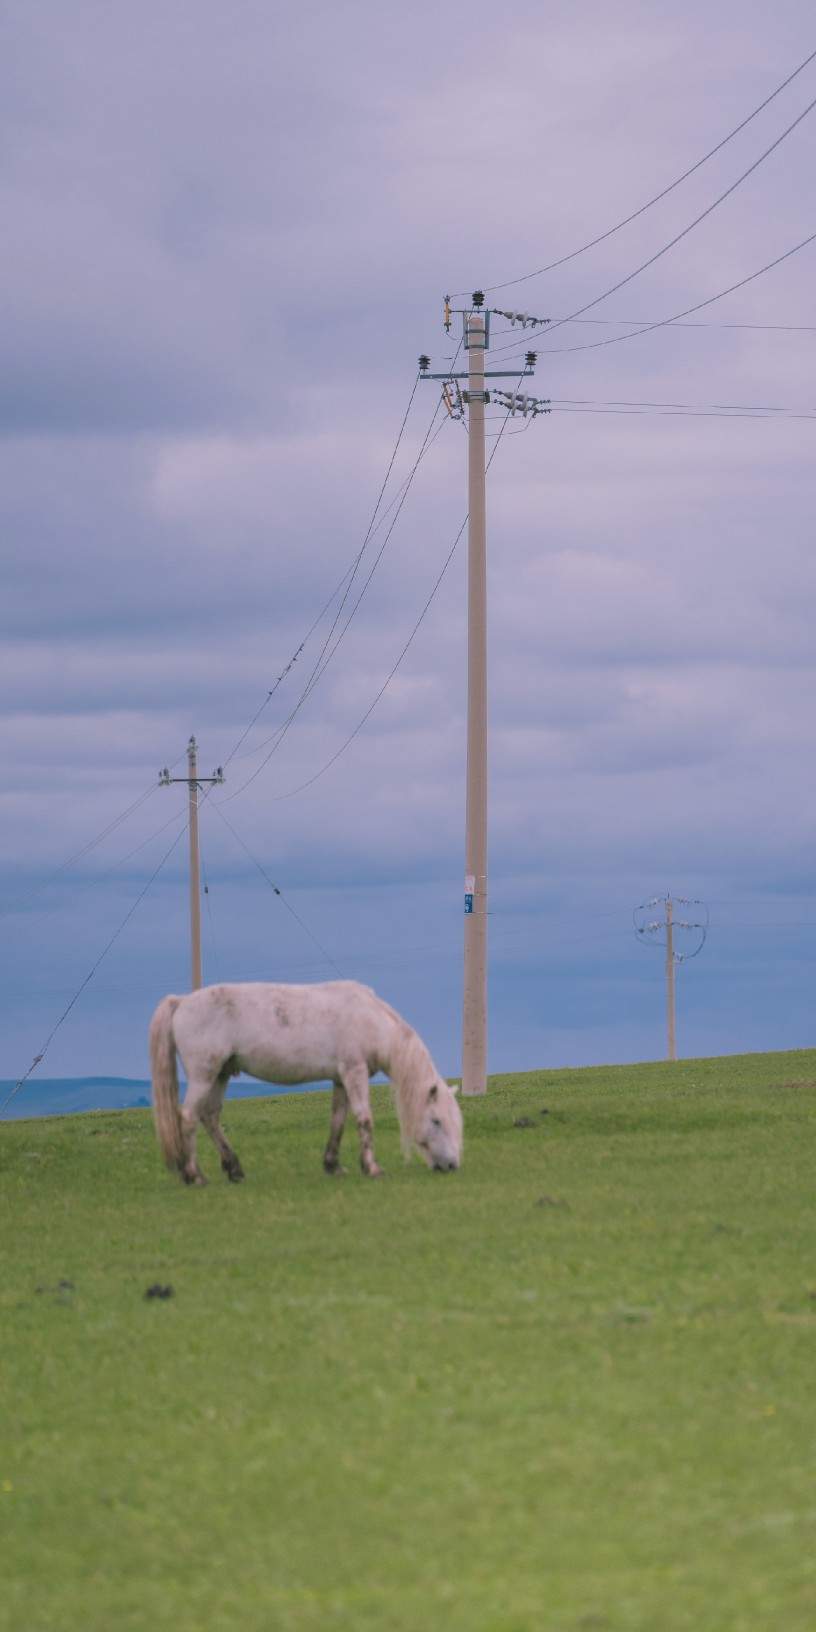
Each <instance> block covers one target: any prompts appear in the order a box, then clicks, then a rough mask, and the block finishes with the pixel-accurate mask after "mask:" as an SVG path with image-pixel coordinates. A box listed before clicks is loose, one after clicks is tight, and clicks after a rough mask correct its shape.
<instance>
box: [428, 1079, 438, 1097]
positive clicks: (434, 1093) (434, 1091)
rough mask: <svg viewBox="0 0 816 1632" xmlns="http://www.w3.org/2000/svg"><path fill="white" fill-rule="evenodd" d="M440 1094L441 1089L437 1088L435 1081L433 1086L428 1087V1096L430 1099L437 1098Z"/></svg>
mask: <svg viewBox="0 0 816 1632" xmlns="http://www.w3.org/2000/svg"><path fill="white" fill-rule="evenodd" d="M438 1094H439V1089H438V1088H437V1085H436V1083H433V1084H432V1086H431V1087H430V1088H429V1089H428V1098H429V1099H436V1098H437V1096H438Z"/></svg>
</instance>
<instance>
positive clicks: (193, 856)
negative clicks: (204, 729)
mask: <svg viewBox="0 0 816 1632" xmlns="http://www.w3.org/2000/svg"><path fill="white" fill-rule="evenodd" d="M223 781H224V772H223V771H222V769H221V766H220V765H219V767H218V770H217V771H216V772H215V775H214V776H199V774H198V764H197V747H196V740H195V737H191V738H190V741H189V742H188V744H187V775H186V776H171V775H170V772H169V770H168V769H167V766H165V768H164V770H163V771H162V773H161V775H160V777H159V786H160V787H162V788H167V787H169V786H170V784H171V782H186V783H187V790H188V794H189V818H188V824H187V825H188V830H189V834H190V990H191V991H193V992H197V991H198V990H199V988H200V986H201V985H202V963H201V860H200V855H199V847H198V790H199V787H201V786H202V785H203V783H205V782H207V783H208V784H209V785H210V786H214V785H215V784H216V783H218V782H223Z"/></svg>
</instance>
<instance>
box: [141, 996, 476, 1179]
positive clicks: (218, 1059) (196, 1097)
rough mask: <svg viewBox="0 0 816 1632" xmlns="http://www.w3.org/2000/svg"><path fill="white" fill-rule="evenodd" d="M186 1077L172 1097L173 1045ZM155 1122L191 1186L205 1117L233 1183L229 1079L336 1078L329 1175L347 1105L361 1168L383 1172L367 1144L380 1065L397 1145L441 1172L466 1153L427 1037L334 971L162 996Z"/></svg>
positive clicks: (237, 1166)
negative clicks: (227, 1129)
mask: <svg viewBox="0 0 816 1632" xmlns="http://www.w3.org/2000/svg"><path fill="white" fill-rule="evenodd" d="M177 1052H178V1054H179V1055H180V1057H181V1061H182V1064H183V1066H184V1069H185V1071H186V1074H187V1092H186V1094H185V1097H184V1105H183V1107H180V1106H179V1099H178V1074H177V1070H176V1053H177ZM150 1058H151V1064H152V1069H153V1119H154V1122H155V1124H156V1133H157V1134H158V1139H159V1144H160V1146H161V1149H162V1152H163V1155H164V1159H165V1161H166V1163H167V1166H168V1167H169V1168H170V1169H171V1171H174V1170H177V1171H178V1172H179V1173H180V1174H181V1176H182V1178H183V1179H184V1181H185V1183H187V1184H206V1182H207V1181H206V1179H205V1178H204V1175H203V1173H202V1171H201V1169H200V1167H199V1165H198V1158H197V1156H196V1128H197V1126H198V1123H199V1121H200V1122H202V1123H203V1124H204V1127H205V1128H206V1130H207V1132H208V1134H209V1135H210V1138H211V1139H212V1141H213V1144H214V1145H215V1148H216V1150H217V1151H218V1154H219V1156H220V1157H221V1166H222V1168H223V1169H224V1172H225V1173H226V1174H227V1175H228V1177H229V1178H230V1179H233V1180H234V1181H235V1182H236V1183H237V1181H238V1180H239V1179H242V1178H243V1177H244V1170H243V1168H242V1166H241V1163H240V1161H239V1159H238V1157H237V1156H236V1154H235V1151H234V1150H233V1149H232V1147H231V1145H230V1144H229V1143H228V1142H227V1139H226V1136H225V1134H224V1130H223V1128H222V1126H221V1106H222V1105H223V1103H224V1095H225V1093H226V1090H227V1085H228V1083H229V1079H230V1077H235V1076H238V1074H239V1072H241V1071H246V1072H248V1073H249V1075H250V1076H253V1077H260V1079H261V1081H262V1082H274V1083H279V1084H281V1085H282V1086H285V1085H288V1084H290V1083H301V1082H320V1081H322V1080H323V1079H326V1078H327V1079H329V1080H330V1081H331V1082H333V1083H334V1091H333V1093H332V1104H331V1122H330V1128H329V1142H328V1144H327V1146H326V1150H325V1154H324V1156H323V1166H324V1167H325V1169H326V1172H327V1173H343V1172H345V1169H344V1168H342V1167H341V1166H340V1160H339V1151H340V1140H341V1138H342V1135H343V1126H344V1123H345V1120H346V1113H347V1111H348V1108H349V1106H351V1109H352V1112H353V1114H354V1118H355V1121H356V1123H357V1127H358V1130H359V1134H360V1166H361V1167H362V1170H363V1172H364V1173H365V1174H367V1175H368V1176H369V1177H370V1178H376V1177H377V1175H378V1174H380V1173H381V1172H382V1168H380V1167H378V1166H377V1163H376V1161H375V1159H374V1151H373V1149H372V1143H371V1134H372V1121H371V1105H370V1102H369V1094H368V1085H369V1077H370V1076H371V1075H372V1074H373V1073H374V1072H375V1071H385V1072H387V1073H388V1075H389V1076H390V1078H391V1081H392V1082H393V1085H394V1089H395V1096H396V1104H397V1115H398V1117H399V1123H400V1130H401V1133H402V1144H403V1150H404V1151H405V1153H406V1155H407V1154H409V1152H410V1149H411V1146H412V1145H417V1146H418V1147H419V1149H420V1150H421V1151H422V1154H423V1156H424V1157H425V1160H426V1162H427V1163H428V1166H429V1167H431V1168H435V1169H437V1170H439V1171H443V1172H444V1171H446V1170H448V1169H451V1168H456V1167H458V1166H459V1164H460V1162H461V1159H462V1113H461V1111H460V1109H459V1106H458V1103H457V1101H456V1098H455V1091H454V1089H452V1088H449V1087H448V1084H447V1083H446V1082H445V1081H444V1079H443V1078H442V1077H440V1075H439V1072H438V1071H437V1069H436V1066H435V1065H434V1063H433V1060H432V1059H431V1056H430V1054H429V1053H428V1050H427V1048H426V1047H425V1044H424V1043H423V1042H422V1041H421V1039H420V1038H419V1037H418V1036H417V1034H416V1032H415V1031H413V1030H412V1029H411V1027H410V1026H409V1025H408V1023H407V1021H405V1020H403V1019H402V1018H401V1017H400V1015H398V1014H397V1013H396V1011H395V1010H394V1009H391V1008H389V1006H388V1004H387V1003H383V1002H382V1000H381V998H379V997H377V995H376V993H375V992H372V990H371V988H370V987H369V986H359V985H358V984H357V982H356V981H355V980H330V981H326V982H325V983H324V984H323V985H320V986H268V985H262V984H261V983H260V982H254V983H251V984H248V985H241V986H205V987H203V988H202V989H201V990H200V991H196V992H190V994H189V996H187V997H164V998H162V1001H161V1003H160V1004H159V1006H158V1008H157V1010H156V1012H155V1014H154V1016H153V1020H152V1022H151V1026H150Z"/></svg>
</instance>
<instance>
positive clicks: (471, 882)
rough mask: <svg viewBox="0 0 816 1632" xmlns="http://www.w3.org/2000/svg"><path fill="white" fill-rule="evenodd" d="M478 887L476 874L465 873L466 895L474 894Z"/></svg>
mask: <svg viewBox="0 0 816 1632" xmlns="http://www.w3.org/2000/svg"><path fill="white" fill-rule="evenodd" d="M475 889H476V874H475V873H465V895H473V893H474V891H475Z"/></svg>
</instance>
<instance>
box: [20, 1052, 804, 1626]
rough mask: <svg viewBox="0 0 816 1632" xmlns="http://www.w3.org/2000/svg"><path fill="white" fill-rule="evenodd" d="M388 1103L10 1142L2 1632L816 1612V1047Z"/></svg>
mask: <svg viewBox="0 0 816 1632" xmlns="http://www.w3.org/2000/svg"><path fill="white" fill-rule="evenodd" d="M373 1101H374V1110H375V1118H376V1127H377V1138H376V1149H377V1153H378V1156H379V1158H380V1160H381V1161H383V1162H384V1163H385V1165H386V1166H387V1168H388V1171H389V1177H388V1179H387V1181H385V1182H381V1183H372V1182H371V1181H365V1180H363V1179H362V1177H361V1176H360V1175H359V1174H358V1173H357V1172H356V1171H354V1172H352V1173H350V1175H349V1177H348V1178H346V1179H342V1180H338V1179H328V1178H326V1177H325V1176H324V1175H323V1173H322V1171H321V1167H320V1156H321V1151H322V1146H323V1144H324V1142H325V1137H326V1130H327V1123H328V1095H324V1094H322V1093H320V1094H309V1095H304V1096H297V1095H291V1096H286V1097H283V1098H275V1099H267V1100H252V1101H243V1102H241V1101H236V1102H235V1103H233V1104H229V1103H228V1106H227V1111H228V1115H227V1117H226V1121H227V1125H228V1128H229V1133H230V1139H231V1141H232V1142H233V1143H234V1144H235V1146H236V1147H237V1149H238V1151H239V1153H240V1155H241V1158H242V1160H243V1162H244V1165H245V1167H246V1169H247V1173H248V1178H247V1181H246V1183H245V1184H244V1185H242V1186H232V1185H229V1184H228V1183H227V1182H226V1181H225V1180H223V1179H222V1178H221V1176H220V1174H218V1175H217V1176H216V1172H217V1163H216V1161H215V1157H214V1153H211V1151H210V1147H209V1145H208V1143H207V1142H206V1141H205V1142H203V1143H202V1151H203V1152H204V1161H205V1166H206V1167H208V1169H209V1171H210V1173H211V1175H212V1178H213V1183H212V1184H211V1186H210V1187H209V1188H208V1189H206V1190H187V1189H185V1188H184V1187H183V1186H182V1185H181V1184H180V1183H177V1182H176V1181H174V1180H172V1179H171V1178H169V1177H168V1175H167V1174H165V1172H164V1171H163V1169H162V1167H161V1163H160V1159H159V1155H158V1151H157V1148H156V1144H155V1139H154V1135H153V1130H152V1125H151V1122H150V1117H149V1114H148V1113H146V1112H141V1111H130V1112H117V1113H108V1114H94V1115H88V1116H83V1117H74V1118H70V1119H65V1120H59V1119H54V1120H43V1121H36V1122H15V1123H10V1124H7V1125H5V1126H4V1127H3V1128H2V1130H0V1184H1V1185H2V1191H3V1196H4V1230H3V1241H2V1248H1V1249H0V1250H2V1254H3V1276H2V1290H0V1363H1V1364H2V1375H3V1415H4V1421H3V1425H2V1433H0V1504H2V1505H0V1525H1V1526H2V1536H3V1544H2V1553H0V1629H2V1632H19V1629H25V1632H40V1629H45V1628H58V1629H59V1632H74V1629H76V1632H79V1629H80V1628H81V1629H82V1632H97V1629H98V1632H110V1629H111V1628H114V1627H115V1628H116V1629H117V1632H131V1629H132V1632H142V1629H144V1632H164V1629H167V1632H169V1629H171V1628H172V1629H173V1632H233V1629H236V1628H240V1629H241V1632H268V1629H269V1628H274V1629H282V1632H318V1629H320V1632H347V1629H348V1632H351V1629H354V1632H360V1629H362V1632H365V1629H366V1628H371V1629H372V1632H373V1629H374V1628H377V1629H378V1632H379V1629H380V1628H385V1627H387V1628H388V1629H389V1632H417V1629H419V1628H425V1627H433V1628H436V1627H439V1628H445V1629H446V1632H562V1629H563V1632H571V1629H576V1632H578V1629H589V1628H597V1629H599V1632H604V1629H609V1632H630V1629H631V1632H651V1629H657V1628H659V1629H660V1632H686V1629H688V1632H721V1629H731V1628H733V1629H735V1632H737V1629H743V1628H744V1629H746V1632H749V1629H750V1632H765V1629H766V1628H767V1632H778V1628H779V1627H780V1626H783V1625H784V1627H785V1629H786V1632H800V1629H801V1632H806V1629H807V1632H810V1628H811V1627H812V1626H813V1625H814V1623H815V1622H816V1553H814V1549H813V1547H812V1543H811V1536H812V1531H813V1524H814V1519H816V1495H814V1489H816V1486H815V1485H814V1429H815V1428H816V1406H814V1390H813V1374H814V1361H815V1360H816V1354H815V1352H814V1351H815V1350H816V1253H815V1252H814V1247H815V1245H816V1242H815V1241H814V1225H815V1224H816V1201H815V1200H814V1185H813V1157H812V1151H813V1141H814V1133H815V1132H816V1052H813V1053H811V1052H806V1053H796V1054H787V1055H780V1054H777V1055H755V1056H743V1057H740V1058H735V1059H725V1060H699V1061H686V1062H682V1063H680V1064H677V1065H668V1064H666V1065H652V1066H635V1067H631V1068H624V1067H614V1068H609V1069H603V1068H598V1069H591V1070H585V1071H564V1072H531V1073H526V1074H522V1075H515V1076H512V1077H500V1078H496V1079H493V1080H492V1081H491V1084H490V1093H489V1095H488V1097H487V1098H486V1099H484V1100H481V1101H473V1100H471V1101H466V1102H465V1106H464V1113H465V1165H464V1167H463V1169H462V1171H461V1172H460V1173H459V1174H456V1175H450V1176H448V1175H445V1176H443V1175H434V1174H430V1173H428V1172H427V1171H426V1170H425V1169H424V1167H422V1166H421V1165H419V1164H417V1163H415V1164H413V1165H412V1166H411V1167H405V1166H403V1164H402V1161H401V1158H400V1156H399V1144H398V1130H397V1124H396V1118H395V1116H394V1113H393V1110H392V1108H391V1104H390V1098H389V1094H388V1091H387V1090H386V1089H375V1090H374V1093H373ZM351 1137H352V1130H350V1131H349V1132H347V1135H346V1138H347V1141H350V1139H351ZM156 1287H158V1288H159V1289H160V1290H161V1292H162V1293H164V1294H165V1295H160V1294H159V1293H156V1292H154V1295H153V1296H152V1297H146V1293H147V1292H148V1290H149V1289H151V1288H156ZM168 1288H171V1289H172V1292H171V1293H170V1294H169V1295H168V1294H167V1289H168Z"/></svg>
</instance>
